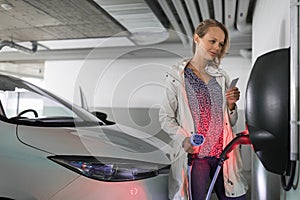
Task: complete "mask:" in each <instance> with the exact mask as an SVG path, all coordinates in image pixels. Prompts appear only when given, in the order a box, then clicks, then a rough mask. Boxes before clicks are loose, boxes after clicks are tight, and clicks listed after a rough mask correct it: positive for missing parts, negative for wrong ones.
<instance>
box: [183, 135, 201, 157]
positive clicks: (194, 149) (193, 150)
mask: <svg viewBox="0 0 300 200" xmlns="http://www.w3.org/2000/svg"><path fill="white" fill-rule="evenodd" d="M182 148H183V149H184V151H185V152H187V153H190V154H197V153H199V146H193V145H192V144H191V140H190V137H186V138H185V139H184V140H183V142H182Z"/></svg>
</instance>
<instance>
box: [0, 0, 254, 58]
mask: <svg viewBox="0 0 300 200" xmlns="http://www.w3.org/2000/svg"><path fill="white" fill-rule="evenodd" d="M0 6H1V7H0V61H2V62H9V61H18V62H20V61H22V60H27V61H28V60H38V62H40V61H42V60H46V59H75V58H84V57H86V55H87V54H88V53H89V52H90V51H91V50H92V49H97V51H99V55H101V56H102V57H105V56H109V55H111V52H113V51H124V50H126V51H130V50H133V51H135V56H137V55H139V56H149V51H143V52H144V53H142V52H141V53H140V54H139V53H137V52H138V50H139V49H141V48H145V47H146V48H149V49H156V48H160V49H166V51H168V49H170V50H172V51H174V49H178V50H179V51H180V49H181V52H179V53H183V52H187V49H190V46H191V41H192V40H191V36H192V33H193V30H194V28H195V27H196V26H197V24H198V23H199V22H201V21H202V20H203V19H206V18H215V19H217V20H219V21H221V22H223V23H224V24H225V25H226V26H227V27H228V29H229V30H230V35H231V38H230V39H231V48H230V51H229V54H231V55H241V54H243V53H244V55H246V56H249V53H251V51H250V49H251V46H252V42H251V39H252V25H251V23H252V15H253V12H254V8H255V0H0ZM175 46H177V48H176V47H175ZM16 50H19V51H16ZM24 52H27V54H24ZM188 52H189V51H188ZM183 54H184V53H183ZM154 55H155V56H157V54H154ZM160 55H161V56H170V55H172V53H171V54H168V53H166V54H160ZM101 56H100V57H101Z"/></svg>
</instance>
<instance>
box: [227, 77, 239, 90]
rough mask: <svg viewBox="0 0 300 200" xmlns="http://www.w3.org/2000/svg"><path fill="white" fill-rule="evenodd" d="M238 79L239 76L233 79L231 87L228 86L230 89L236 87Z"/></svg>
mask: <svg viewBox="0 0 300 200" xmlns="http://www.w3.org/2000/svg"><path fill="white" fill-rule="evenodd" d="M238 80H239V78H235V79H233V80H232V81H231V83H230V85H229V88H228V89H230V88H233V87H235V86H236V84H237V82H238Z"/></svg>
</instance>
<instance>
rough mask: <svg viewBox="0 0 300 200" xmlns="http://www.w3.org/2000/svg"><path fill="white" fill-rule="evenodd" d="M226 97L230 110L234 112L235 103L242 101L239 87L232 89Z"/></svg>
mask: <svg viewBox="0 0 300 200" xmlns="http://www.w3.org/2000/svg"><path fill="white" fill-rule="evenodd" d="M225 97H226V99H227V104H228V107H229V109H230V110H232V109H233V108H234V106H235V102H237V101H238V100H239V99H240V91H239V89H238V88H237V87H233V88H230V89H228V90H227V92H226V93H225Z"/></svg>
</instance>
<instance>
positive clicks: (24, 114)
mask: <svg viewBox="0 0 300 200" xmlns="http://www.w3.org/2000/svg"><path fill="white" fill-rule="evenodd" d="M0 101H1V103H0V116H1V119H4V120H5V119H6V120H8V121H10V122H12V123H18V124H28V125H30V124H33V125H45V126H48V125H50V126H56V125H57V126H61V125H64V126H74V125H75V124H76V125H80V126H83V125H84V126H86V125H95V124H98V125H99V123H100V124H101V122H100V120H99V119H98V118H96V117H95V116H94V115H92V114H90V113H89V112H87V111H86V110H84V109H82V108H80V107H78V106H75V105H72V104H70V103H67V102H66V101H64V100H63V99H61V98H59V97H57V96H55V95H53V94H51V93H49V92H47V91H45V90H43V89H41V88H38V87H36V86H34V85H32V84H30V83H28V82H26V81H24V80H21V79H17V78H14V77H10V76H4V75H0Z"/></svg>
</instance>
